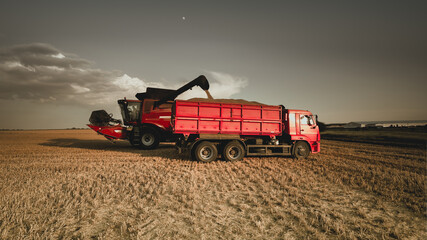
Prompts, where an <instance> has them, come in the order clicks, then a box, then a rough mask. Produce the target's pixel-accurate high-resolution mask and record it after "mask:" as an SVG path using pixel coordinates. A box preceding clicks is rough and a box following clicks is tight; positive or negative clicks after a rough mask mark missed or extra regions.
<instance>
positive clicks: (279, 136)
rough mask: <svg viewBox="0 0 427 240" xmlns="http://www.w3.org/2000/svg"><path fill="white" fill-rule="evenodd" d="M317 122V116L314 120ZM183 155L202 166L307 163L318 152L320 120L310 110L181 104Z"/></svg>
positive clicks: (178, 127) (176, 127)
mask: <svg viewBox="0 0 427 240" xmlns="http://www.w3.org/2000/svg"><path fill="white" fill-rule="evenodd" d="M316 118H317V117H316ZM171 123H172V127H173V133H174V134H176V135H178V136H177V139H178V140H177V142H176V146H177V148H178V150H179V152H182V151H186V150H190V153H191V157H192V158H193V159H195V160H198V161H202V162H210V161H213V160H215V159H217V157H218V154H221V155H222V158H223V159H224V160H227V161H239V160H241V159H243V157H244V156H246V155H247V156H251V155H257V156H273V155H279V156H280V155H282V156H294V157H296V158H298V159H303V158H307V157H308V155H309V154H310V152H311V153H317V152H319V151H320V134H319V127H318V126H317V124H316V119H315V118H314V117H313V114H312V113H311V112H309V111H304V110H291V109H286V108H285V107H283V106H269V105H262V104H255V105H254V104H253V103H252V102H244V101H242V103H239V104H236V102H233V101H231V102H229V103H227V102H226V101H222V102H215V100H212V101H204V102H200V101H199V102H195V101H182V100H176V101H175V102H174V103H173V107H172V119H171Z"/></svg>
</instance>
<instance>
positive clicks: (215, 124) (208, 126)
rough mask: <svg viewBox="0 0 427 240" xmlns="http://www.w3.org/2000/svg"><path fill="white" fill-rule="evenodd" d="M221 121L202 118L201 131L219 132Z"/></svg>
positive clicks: (200, 122)
mask: <svg viewBox="0 0 427 240" xmlns="http://www.w3.org/2000/svg"><path fill="white" fill-rule="evenodd" d="M219 123H220V121H209V120H200V121H199V132H209V133H218V132H219Z"/></svg>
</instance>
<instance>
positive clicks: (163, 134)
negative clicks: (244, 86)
mask: <svg viewBox="0 0 427 240" xmlns="http://www.w3.org/2000/svg"><path fill="white" fill-rule="evenodd" d="M194 86H199V87H200V88H202V89H203V90H205V91H208V89H209V82H208V80H207V79H206V77H205V76H203V75H201V76H199V77H197V78H196V79H194V80H193V81H191V82H189V83H187V84H185V85H184V86H182V87H181V88H179V89H177V90H172V89H162V88H150V87H149V88H147V91H146V92H144V93H137V94H136V95H135V96H136V98H137V99H138V100H127V99H126V98H125V99H120V100H118V104H119V106H120V110H121V114H122V117H123V124H122V122H121V121H120V120H118V119H114V118H112V115H111V114H108V113H107V112H106V111H105V110H97V111H93V112H92V114H91V116H90V118H89V122H90V123H91V124H88V126H89V127H90V128H91V129H93V130H94V131H95V132H97V133H99V134H101V135H103V136H105V137H106V138H107V139H108V140H116V139H121V140H128V141H129V142H130V144H132V145H133V146H138V147H140V148H142V149H154V148H157V146H158V145H159V142H161V141H175V138H174V137H175V135H173V134H172V128H171V122H170V119H171V108H172V104H173V101H174V99H175V98H176V97H177V96H178V95H180V94H181V93H183V92H185V91H187V90H190V89H191V88H192V87H194ZM209 96H210V95H209Z"/></svg>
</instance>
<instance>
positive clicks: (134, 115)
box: [127, 102, 141, 122]
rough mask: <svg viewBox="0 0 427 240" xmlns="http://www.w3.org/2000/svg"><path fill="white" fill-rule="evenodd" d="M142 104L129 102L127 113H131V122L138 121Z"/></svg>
mask: <svg viewBox="0 0 427 240" xmlns="http://www.w3.org/2000/svg"><path fill="white" fill-rule="evenodd" d="M140 107H141V103H140V102H128V104H127V111H128V113H129V122H136V121H138V117H139V113H140V110H139V109H140Z"/></svg>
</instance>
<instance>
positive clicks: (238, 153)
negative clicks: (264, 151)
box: [222, 141, 245, 162]
mask: <svg viewBox="0 0 427 240" xmlns="http://www.w3.org/2000/svg"><path fill="white" fill-rule="evenodd" d="M244 156H245V148H244V147H243V146H242V144H240V143H239V142H238V141H231V142H229V143H227V145H225V147H224V150H223V152H222V157H223V158H224V160H225V161H229V162H237V161H240V160H242V159H243V157H244Z"/></svg>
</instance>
